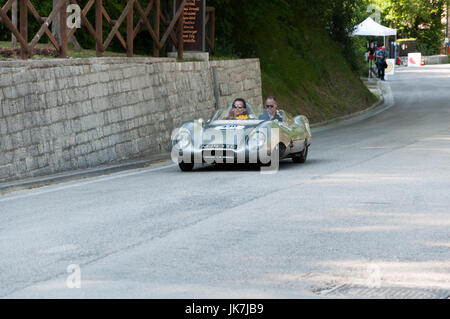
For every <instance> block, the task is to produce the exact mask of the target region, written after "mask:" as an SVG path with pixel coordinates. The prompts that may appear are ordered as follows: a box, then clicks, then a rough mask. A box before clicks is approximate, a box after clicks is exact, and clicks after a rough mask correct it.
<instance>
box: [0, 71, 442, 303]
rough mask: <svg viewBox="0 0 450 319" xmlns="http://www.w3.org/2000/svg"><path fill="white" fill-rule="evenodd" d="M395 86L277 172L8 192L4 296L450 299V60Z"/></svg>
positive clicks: (163, 169) (171, 169)
mask: <svg viewBox="0 0 450 319" xmlns="http://www.w3.org/2000/svg"><path fill="white" fill-rule="evenodd" d="M389 84H390V88H391V92H392V96H390V95H389V90H388V88H387V86H386V90H387V91H386V94H387V103H391V105H388V106H391V107H390V108H389V109H387V110H385V111H384V112H381V113H379V114H377V115H375V116H373V117H370V118H368V119H365V120H362V121H359V122H349V123H343V124H341V125H338V126H335V127H332V128H329V129H327V130H321V131H320V132H316V133H315V134H314V136H313V144H312V147H311V149H310V154H309V159H308V161H307V163H306V164H294V163H292V162H291V161H290V160H286V161H283V162H282V163H281V167H280V170H279V172H278V173H277V174H274V175H262V174H260V172H259V170H258V169H256V168H253V167H240V166H239V167H230V168H223V167H214V166H205V167H199V168H197V169H195V170H194V171H193V172H191V173H182V172H180V171H179V169H178V167H176V166H175V165H173V164H172V163H171V162H165V163H159V164H156V165H152V166H150V167H147V168H141V169H136V170H128V171H122V172H119V173H114V174H110V175H106V176H100V177H93V178H87V179H82V180H78V181H70V182H65V183H60V184H55V185H51V186H46V187H41V188H35V189H31V190H23V191H17V192H13V193H10V194H6V195H3V196H0V251H1V258H0V296H1V297H3V298H23V297H25V298H47V297H48V298H50V297H51V298H118V297H121V298H329V297H343V298H346V297H355V296H358V297H395V298H396V297H426V298H427V297H429V298H433V297H447V296H448V295H450V293H449V292H448V291H450V231H449V229H450V102H449V101H450V65H441V66H426V67H422V68H417V69H407V68H403V69H401V70H399V71H398V72H397V73H396V75H395V77H394V78H393V79H392V80H391V81H389ZM71 265H72V266H71ZM78 267H79V268H78ZM68 271H69V272H68ZM78 279H80V281H78ZM78 283H80V288H69V287H73V286H75V287H76V286H77V285H78Z"/></svg>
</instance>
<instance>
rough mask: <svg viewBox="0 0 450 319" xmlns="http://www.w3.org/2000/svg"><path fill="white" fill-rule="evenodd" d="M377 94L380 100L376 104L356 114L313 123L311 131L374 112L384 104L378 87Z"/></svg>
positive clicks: (381, 92)
mask: <svg viewBox="0 0 450 319" xmlns="http://www.w3.org/2000/svg"><path fill="white" fill-rule="evenodd" d="M378 84H379V83H377V86H378ZM378 93H379V96H380V98H379V99H378V101H377V102H375V103H374V104H372V105H371V106H369V107H368V108H366V109H364V110H361V111H358V112H355V113H351V114H347V115H343V116H339V117H336V118H334V119H331V120H327V121H323V122H319V123H313V124H311V125H310V126H311V128H313V129H317V128H324V127H327V126H329V125H331V124H339V123H341V122H343V121H346V120H350V119H353V118H356V117H359V116H361V115H366V114H367V113H370V112H371V111H375V109H377V108H378V107H380V106H382V105H383V104H384V103H385V100H384V95H383V91H382V90H381V89H380V88H379V87H378Z"/></svg>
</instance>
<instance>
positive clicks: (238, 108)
mask: <svg viewBox="0 0 450 319" xmlns="http://www.w3.org/2000/svg"><path fill="white" fill-rule="evenodd" d="M229 117H230V118H233V119H237V120H247V119H248V110H247V103H246V102H245V100H244V99H241V98H237V99H235V100H234V102H233V105H232V106H231V110H230V114H229Z"/></svg>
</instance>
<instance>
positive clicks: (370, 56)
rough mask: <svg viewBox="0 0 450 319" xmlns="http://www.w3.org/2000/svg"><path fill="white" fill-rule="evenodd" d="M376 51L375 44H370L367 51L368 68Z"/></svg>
mask: <svg viewBox="0 0 450 319" xmlns="http://www.w3.org/2000/svg"><path fill="white" fill-rule="evenodd" d="M376 50H377V49H376V48H375V44H374V43H373V42H371V43H370V45H369V48H368V49H367V53H368V54H369V63H370V66H372V64H373V60H374V55H375V51H376Z"/></svg>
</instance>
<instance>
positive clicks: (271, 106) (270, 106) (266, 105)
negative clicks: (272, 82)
mask: <svg viewBox="0 0 450 319" xmlns="http://www.w3.org/2000/svg"><path fill="white" fill-rule="evenodd" d="M266 107H270V108H272V107H275V106H274V105H266Z"/></svg>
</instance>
